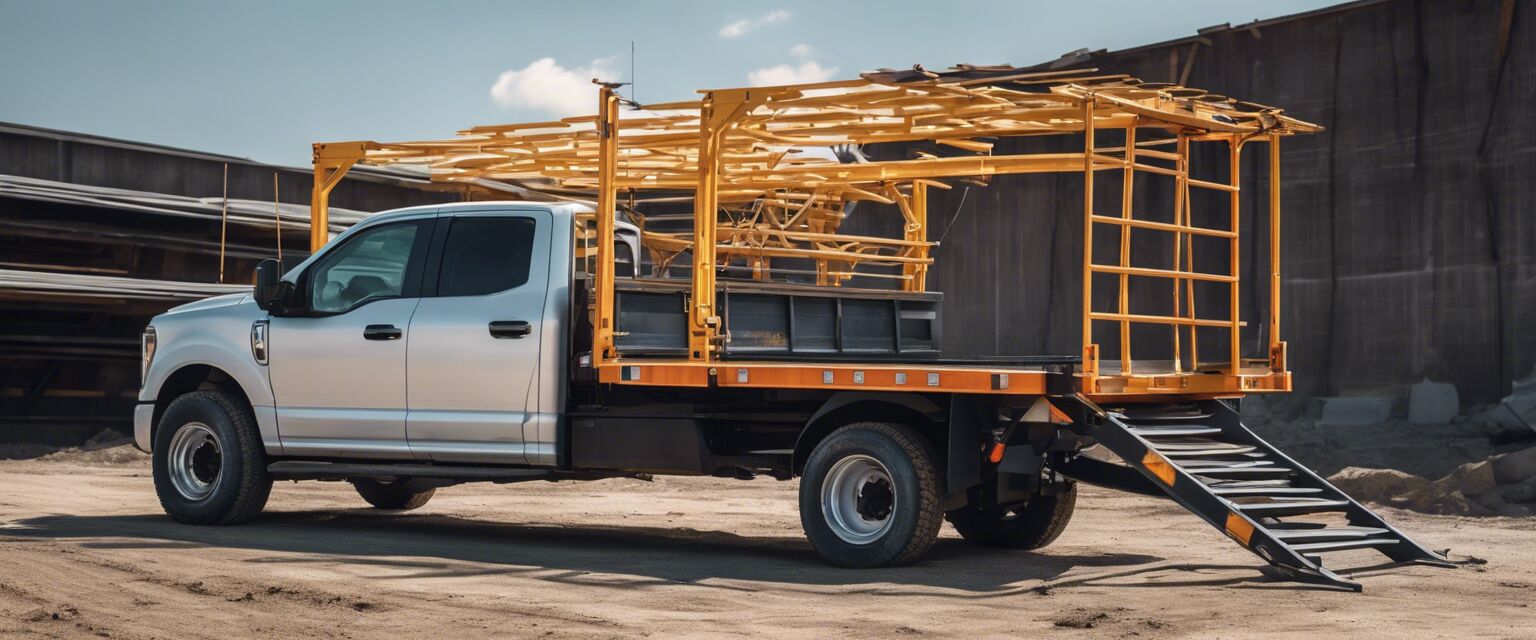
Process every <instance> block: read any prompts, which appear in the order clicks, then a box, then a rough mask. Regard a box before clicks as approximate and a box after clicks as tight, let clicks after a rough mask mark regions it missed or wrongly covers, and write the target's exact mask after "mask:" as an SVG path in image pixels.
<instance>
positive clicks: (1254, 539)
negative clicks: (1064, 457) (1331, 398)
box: [1079, 396, 1452, 591]
mask: <svg viewBox="0 0 1536 640" xmlns="http://www.w3.org/2000/svg"><path fill="white" fill-rule="evenodd" d="M1079 399H1081V400H1082V401H1083V402H1084V404H1086V405H1087V406H1088V407H1089V408H1090V409H1091V410H1093V411H1094V412H1096V413H1098V417H1099V418H1100V419H1099V420H1098V421H1096V422H1097V423H1096V424H1092V425H1090V426H1089V427H1088V432H1089V435H1092V436H1093V437H1094V439H1095V440H1097V441H1098V442H1099V443H1101V444H1103V445H1104V446H1105V447H1106V448H1108V449H1109V450H1110V451H1113V452H1114V453H1115V454H1116V455H1118V456H1120V457H1121V458H1122V459H1124V460H1125V461H1126V463H1127V464H1129V465H1130V466H1132V467H1134V468H1135V469H1136V470H1138V471H1140V472H1141V474H1142V475H1144V476H1146V477H1147V478H1148V479H1149V480H1151V481H1152V483H1153V484H1155V485H1156V486H1157V487H1158V488H1160V489H1162V490H1163V492H1165V493H1167V494H1168V496H1169V497H1172V498H1173V499H1174V500H1176V501H1178V503H1179V504H1181V505H1183V506H1184V508H1186V509H1188V510H1189V511H1191V512H1193V513H1194V514H1196V515H1198V516H1200V517H1201V518H1204V519H1205V521H1206V522H1208V523H1210V524H1211V526H1214V527H1216V528H1217V529H1219V530H1221V531H1223V532H1225V533H1226V534H1227V536H1228V537H1230V538H1232V539H1233V540H1235V541H1237V543H1238V544H1241V545H1242V546H1243V547H1244V548H1246V549H1248V550H1249V551H1252V552H1253V553H1255V554H1257V555H1258V556H1259V557H1261V558H1263V559H1264V560H1266V561H1268V562H1269V563H1270V564H1271V565H1273V566H1274V567H1276V568H1277V569H1278V570H1280V572H1281V573H1283V574H1285V575H1287V576H1289V577H1291V578H1293V579H1295V580H1298V581H1301V582H1308V583H1314V584H1321V585H1327V586H1332V587H1338V588H1343V589H1349V590H1353V591H1360V590H1361V585H1360V584H1359V583H1357V582H1352V581H1350V580H1348V579H1345V578H1344V577H1341V576H1339V575H1338V574H1336V573H1334V572H1333V571H1331V570H1329V569H1327V568H1325V567H1324V566H1323V562H1324V559H1325V557H1326V554H1329V553H1333V552H1338V551H1347V550H1352V549H1372V550H1375V551H1378V552H1380V553H1382V554H1384V555H1386V556H1387V557H1388V558H1390V559H1392V560H1393V561H1395V562H1415V563H1424V564H1433V565H1440V566H1452V565H1451V564H1450V563H1449V562H1448V561H1447V560H1446V558H1445V557H1444V556H1442V555H1441V554H1438V553H1435V552H1433V551H1430V550H1429V549H1426V548H1424V547H1423V546H1422V545H1420V544H1418V543H1416V542H1414V541H1413V540H1412V539H1410V538H1409V537H1408V536H1406V535H1404V534H1403V533H1402V532H1401V531H1398V530H1397V529H1396V528H1394V527H1393V526H1392V525H1390V524H1387V522H1386V521H1384V520H1382V519H1381V517H1380V516H1377V515H1376V514H1375V513H1372V512H1371V511H1370V510H1369V509H1366V508H1365V507H1364V506H1361V505H1360V503H1358V502H1356V501H1355V500H1353V499H1351V498H1350V497H1349V496H1348V495H1345V494H1344V492H1342V491H1339V490H1338V489H1337V488H1335V487H1334V486H1333V485H1331V484H1328V482H1327V481H1326V480H1324V479H1322V478H1321V477H1319V476H1318V475H1317V474H1316V473H1313V472H1312V471H1311V470H1309V469H1307V468H1306V467H1303V466H1302V465H1300V464H1297V463H1296V461H1295V460H1292V459H1291V458H1289V457H1287V456H1286V455H1285V454H1284V453H1281V452H1280V451H1279V450H1278V449H1276V448H1274V447H1272V446H1270V445H1269V444H1268V443H1266V442H1264V441H1263V440H1262V439H1260V438H1259V437H1258V436H1256V435H1254V434H1253V432H1251V431H1249V430H1248V429H1247V428H1246V427H1244V426H1243V425H1242V422H1241V420H1240V419H1239V416H1238V415H1237V413H1236V412H1235V411H1233V410H1232V409H1231V408H1230V407H1228V406H1227V405H1225V404H1223V403H1221V402H1217V401H1203V402H1195V403H1183V404H1163V403H1157V404H1123V405H1118V406H1112V407H1098V406H1096V405H1094V404H1093V403H1092V402H1090V401H1088V400H1087V399H1086V398H1082V397H1081V396H1079Z"/></svg>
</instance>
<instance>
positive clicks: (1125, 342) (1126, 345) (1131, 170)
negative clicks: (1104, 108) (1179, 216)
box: [1120, 119, 1136, 376]
mask: <svg viewBox="0 0 1536 640" xmlns="http://www.w3.org/2000/svg"><path fill="white" fill-rule="evenodd" d="M1124 167H1125V168H1124V169H1123V170H1121V173H1122V174H1124V175H1123V183H1122V184H1121V187H1120V218H1121V219H1123V220H1125V224H1123V225H1121V226H1120V267H1121V268H1129V267H1130V266H1131V206H1132V203H1133V200H1132V197H1133V194H1132V190H1133V189H1134V188H1135V185H1136V169H1135V167H1136V121H1135V120H1134V119H1133V120H1131V124H1130V126H1128V127H1126V128H1125V162H1124ZM1130 289H1131V276H1130V274H1129V273H1125V272H1122V273H1121V274H1120V315H1121V316H1122V319H1121V320H1120V375H1126V376H1128V375H1131V322H1130V321H1129V320H1126V319H1124V317H1125V316H1128V315H1129V314H1130V313H1131V304H1130V298H1131V294H1130Z"/></svg>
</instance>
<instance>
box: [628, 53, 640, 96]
mask: <svg viewBox="0 0 1536 640" xmlns="http://www.w3.org/2000/svg"><path fill="white" fill-rule="evenodd" d="M629 101H630V102H633V103H635V104H640V99H639V98H636V97H635V41H634V40H630V41H629Z"/></svg>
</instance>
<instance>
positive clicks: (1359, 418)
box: [1317, 396, 1392, 427]
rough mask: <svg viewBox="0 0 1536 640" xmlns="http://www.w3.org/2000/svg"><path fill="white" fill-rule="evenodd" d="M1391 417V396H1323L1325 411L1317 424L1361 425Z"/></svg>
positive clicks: (1320, 425)
mask: <svg viewBox="0 0 1536 640" xmlns="http://www.w3.org/2000/svg"><path fill="white" fill-rule="evenodd" d="M1391 417H1392V398H1390V397H1385V396H1359V397H1350V398H1323V413H1322V416H1321V417H1320V418H1318V420H1317V426H1319V427H1360V426H1366V425H1373V424H1381V423H1383V422H1386V421H1387V419H1388V418H1391Z"/></svg>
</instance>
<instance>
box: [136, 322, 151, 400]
mask: <svg viewBox="0 0 1536 640" xmlns="http://www.w3.org/2000/svg"><path fill="white" fill-rule="evenodd" d="M154 359H155V328H154V327H145V328H144V334H143V335H141V336H139V386H140V387H143V386H144V383H145V382H148V378H149V363H150V362H152V361H153V360H154Z"/></svg>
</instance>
